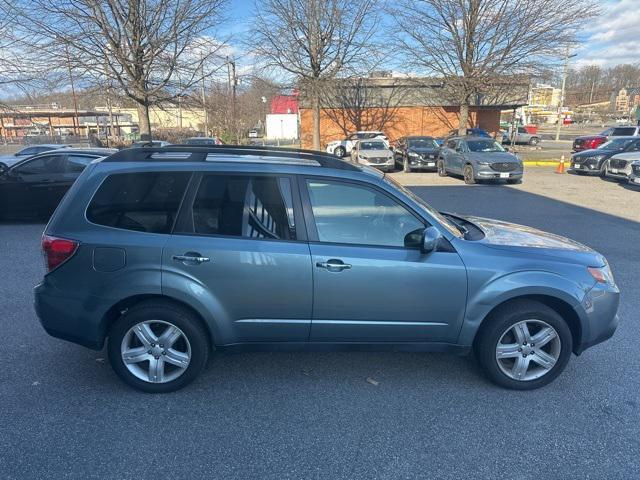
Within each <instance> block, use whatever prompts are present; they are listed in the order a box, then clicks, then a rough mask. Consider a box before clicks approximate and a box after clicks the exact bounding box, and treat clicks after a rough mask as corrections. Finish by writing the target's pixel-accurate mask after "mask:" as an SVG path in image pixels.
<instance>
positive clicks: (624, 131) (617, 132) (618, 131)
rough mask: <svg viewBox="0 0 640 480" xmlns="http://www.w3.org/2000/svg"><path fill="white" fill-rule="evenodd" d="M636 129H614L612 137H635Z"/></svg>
mask: <svg viewBox="0 0 640 480" xmlns="http://www.w3.org/2000/svg"><path fill="white" fill-rule="evenodd" d="M635 133H636V127H617V128H614V129H613V132H611V135H612V136H614V137H623V136H625V135H635Z"/></svg>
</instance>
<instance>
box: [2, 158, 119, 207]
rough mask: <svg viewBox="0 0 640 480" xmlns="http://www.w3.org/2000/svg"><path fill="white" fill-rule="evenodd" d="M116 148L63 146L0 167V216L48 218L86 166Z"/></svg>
mask: <svg viewBox="0 0 640 480" xmlns="http://www.w3.org/2000/svg"><path fill="white" fill-rule="evenodd" d="M116 151H117V150H114V149H107V148H92V149H88V148H77V149H75V148H65V149H60V150H53V151H50V152H46V153H41V154H40V155H35V156H33V157H30V158H27V159H26V160H23V161H21V162H18V163H16V164H15V165H14V166H12V167H10V168H7V167H6V166H1V167H0V218H23V217H37V218H48V217H50V216H51V214H52V213H53V211H54V210H55V209H56V207H57V206H58V203H60V200H62V197H63V196H64V194H65V193H66V192H67V190H68V189H69V188H70V187H71V185H73V182H74V181H75V180H76V178H78V176H79V175H80V174H81V173H82V171H83V170H84V169H85V167H86V166H87V165H88V164H89V163H91V162H92V161H93V160H95V159H97V158H102V157H106V156H108V155H111V154H112V153H115V152H116Z"/></svg>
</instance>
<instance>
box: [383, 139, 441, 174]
mask: <svg viewBox="0 0 640 480" xmlns="http://www.w3.org/2000/svg"><path fill="white" fill-rule="evenodd" d="M439 150H440V146H439V145H438V143H437V142H436V140H435V139H434V138H433V137H402V138H400V139H399V140H398V141H397V142H396V146H395V147H394V149H393V152H394V159H395V163H396V165H398V166H399V168H402V169H403V170H404V171H405V172H407V173H408V172H411V171H412V170H423V169H425V170H433V171H434V172H435V171H436V160H437V158H438V151H439Z"/></svg>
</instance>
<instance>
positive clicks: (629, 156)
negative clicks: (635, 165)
mask: <svg viewBox="0 0 640 480" xmlns="http://www.w3.org/2000/svg"><path fill="white" fill-rule="evenodd" d="M613 158H618V159H620V160H627V161H629V160H640V152H627V153H618V154H616V155H614V156H613Z"/></svg>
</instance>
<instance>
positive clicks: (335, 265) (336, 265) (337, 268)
mask: <svg viewBox="0 0 640 480" xmlns="http://www.w3.org/2000/svg"><path fill="white" fill-rule="evenodd" d="M316 267H318V268H326V269H327V270H329V271H330V272H341V271H342V270H348V269H350V268H351V265H350V264H348V263H344V262H343V261H342V260H337V259H334V258H332V259H331V260H327V261H326V262H316Z"/></svg>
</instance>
